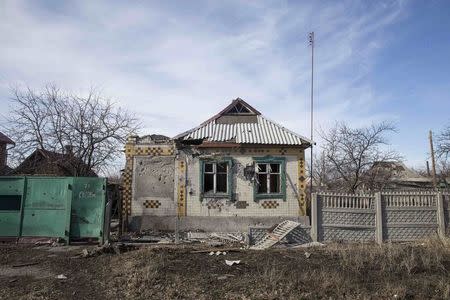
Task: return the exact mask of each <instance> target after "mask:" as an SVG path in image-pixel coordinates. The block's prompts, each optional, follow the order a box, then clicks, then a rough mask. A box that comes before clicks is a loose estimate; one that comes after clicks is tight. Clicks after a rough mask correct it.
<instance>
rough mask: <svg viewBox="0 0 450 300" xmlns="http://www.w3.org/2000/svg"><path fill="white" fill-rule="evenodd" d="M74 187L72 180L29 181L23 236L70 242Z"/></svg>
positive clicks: (43, 178)
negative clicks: (72, 189)
mask: <svg viewBox="0 0 450 300" xmlns="http://www.w3.org/2000/svg"><path fill="white" fill-rule="evenodd" d="M71 183H72V178H70V177H56V178H55V177H50V178H47V177H27V179H26V193H25V199H26V200H25V201H24V206H23V219H22V228H21V233H20V236H22V237H60V238H64V239H65V240H66V241H68V240H69V231H70V207H71V199H72V191H71Z"/></svg>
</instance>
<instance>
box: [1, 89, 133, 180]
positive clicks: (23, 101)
mask: <svg viewBox="0 0 450 300" xmlns="http://www.w3.org/2000/svg"><path fill="white" fill-rule="evenodd" d="M12 95H13V97H12V100H13V108H12V110H11V112H10V114H9V117H8V120H7V124H6V126H5V128H6V130H7V132H8V134H9V136H11V138H13V139H14V140H15V142H16V147H15V148H14V149H13V150H14V151H13V153H12V154H13V159H15V160H16V161H20V160H23V159H24V157H26V156H28V155H29V154H30V153H31V152H33V151H34V150H35V149H36V148H39V149H44V150H48V151H53V152H58V153H63V152H65V153H68V152H70V154H71V155H73V156H74V157H76V158H77V159H76V160H74V162H75V166H74V168H75V172H76V174H77V175H80V176H83V175H85V174H88V173H89V171H90V170H95V171H97V172H100V171H102V170H104V169H105V168H106V167H107V166H108V164H109V163H111V162H112V161H114V160H115V159H116V158H117V157H118V156H119V155H120V153H121V150H122V148H123V143H124V142H125V140H126V137H127V136H128V135H129V134H131V133H134V132H135V131H136V130H137V129H138V122H137V119H136V117H135V115H133V114H131V113H129V112H127V111H126V110H123V109H120V108H117V107H115V106H114V104H113V103H112V102H111V101H110V100H105V99H103V98H102V97H101V95H100V94H99V93H98V92H96V90H94V89H91V90H90V91H89V93H88V94H87V96H79V95H74V94H71V93H67V92H64V91H62V90H61V89H59V88H57V87H56V86H54V85H48V86H46V87H45V88H44V89H43V91H39V92H38V91H35V90H32V89H30V88H27V89H20V88H14V89H13V90H12Z"/></svg>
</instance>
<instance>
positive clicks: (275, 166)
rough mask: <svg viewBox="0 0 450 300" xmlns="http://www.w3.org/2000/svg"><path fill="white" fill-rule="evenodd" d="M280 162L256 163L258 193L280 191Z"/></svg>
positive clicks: (277, 192) (275, 192)
mask: <svg viewBox="0 0 450 300" xmlns="http://www.w3.org/2000/svg"><path fill="white" fill-rule="evenodd" d="M280 165H281V164H280V163H257V164H256V172H257V179H258V182H257V185H258V189H257V192H258V194H279V193H280V191H281V172H280V170H281V167H280Z"/></svg>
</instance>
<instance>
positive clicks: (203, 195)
mask: <svg viewBox="0 0 450 300" xmlns="http://www.w3.org/2000/svg"><path fill="white" fill-rule="evenodd" d="M219 163H226V166H227V173H226V174H227V176H226V178H227V185H226V186H227V191H226V193H224V192H214V191H213V192H210V191H209V192H205V191H204V186H205V176H204V175H205V174H214V175H213V181H214V183H213V185H214V189H215V190H216V189H217V186H216V181H217V174H218V173H217V164H219ZM206 164H213V171H212V172H205V165H206ZM232 167H233V160H232V159H231V157H224V158H220V159H200V179H199V182H200V184H199V187H200V200H201V201H202V200H203V198H229V199H231V195H232V192H233V177H232ZM221 174H223V173H221Z"/></svg>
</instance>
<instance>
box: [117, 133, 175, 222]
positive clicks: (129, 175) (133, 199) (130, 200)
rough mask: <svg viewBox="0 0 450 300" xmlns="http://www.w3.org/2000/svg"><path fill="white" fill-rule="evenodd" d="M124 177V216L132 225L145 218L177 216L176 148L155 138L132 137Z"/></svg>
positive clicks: (128, 144)
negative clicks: (146, 216) (175, 187)
mask: <svg viewBox="0 0 450 300" xmlns="http://www.w3.org/2000/svg"><path fill="white" fill-rule="evenodd" d="M125 157H126V165H125V169H124V171H123V174H122V185H123V199H122V213H123V215H124V217H125V219H128V220H129V221H130V222H131V221H133V217H136V216H139V217H140V216H142V215H159V216H166V215H176V203H175V202H174V197H173V191H174V160H175V151H174V145H173V143H172V141H171V140H170V139H168V138H167V139H165V140H161V139H159V140H157V141H155V138H154V137H152V136H145V137H142V138H139V137H137V136H133V137H130V138H128V141H127V144H126V145H125Z"/></svg>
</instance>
